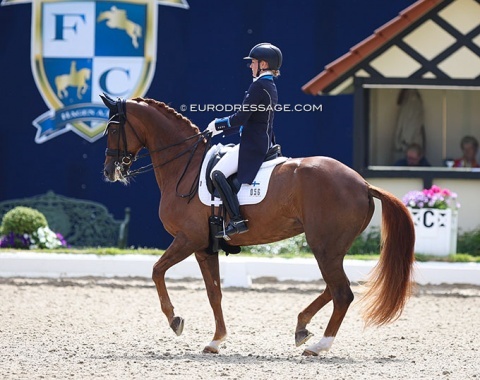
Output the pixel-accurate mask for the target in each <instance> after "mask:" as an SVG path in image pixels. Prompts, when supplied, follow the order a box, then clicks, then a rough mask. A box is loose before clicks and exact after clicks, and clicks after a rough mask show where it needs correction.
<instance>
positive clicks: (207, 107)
mask: <svg viewBox="0 0 480 380" xmlns="http://www.w3.org/2000/svg"><path fill="white" fill-rule="evenodd" d="M180 110H181V111H182V112H185V111H190V112H238V111H244V112H257V111H259V112H265V111H275V112H282V111H283V112H322V104H275V105H266V104H190V105H186V104H182V105H181V106H180Z"/></svg>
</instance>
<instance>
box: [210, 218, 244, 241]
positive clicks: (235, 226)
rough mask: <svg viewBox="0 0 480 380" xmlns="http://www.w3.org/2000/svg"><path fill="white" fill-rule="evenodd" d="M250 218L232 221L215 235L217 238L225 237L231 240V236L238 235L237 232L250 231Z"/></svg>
mask: <svg viewBox="0 0 480 380" xmlns="http://www.w3.org/2000/svg"><path fill="white" fill-rule="evenodd" d="M247 222H248V220H244V219H242V220H238V221H232V220H231V221H230V222H229V223H228V225H227V227H226V228H224V229H223V231H219V232H218V233H217V234H216V235H215V237H216V238H217V239H221V238H223V239H225V240H227V241H228V240H230V236H232V235H236V234H243V233H245V232H247V231H248V226H247V224H246V223H247Z"/></svg>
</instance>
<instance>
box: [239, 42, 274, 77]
mask: <svg viewBox="0 0 480 380" xmlns="http://www.w3.org/2000/svg"><path fill="white" fill-rule="evenodd" d="M243 59H256V60H258V61H265V62H267V63H268V70H279V69H280V66H282V60H283V56H282V52H281V51H280V49H279V48H278V47H276V46H275V45H272V44H270V43H268V42H263V43H261V44H258V45H255V46H254V47H253V48H252V50H250V54H249V55H248V57H244V58H243ZM259 71H260V70H259ZM257 76H258V73H257Z"/></svg>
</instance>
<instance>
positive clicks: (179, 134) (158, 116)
mask: <svg viewBox="0 0 480 380" xmlns="http://www.w3.org/2000/svg"><path fill="white" fill-rule="evenodd" d="M102 100H103V101H104V103H105V104H106V105H107V107H108V108H109V109H110V120H109V122H108V124H107V128H106V133H107V136H108V137H107V151H106V159H105V164H104V175H105V177H106V179H107V180H108V181H112V182H115V181H120V182H123V183H127V182H128V179H129V176H131V174H132V173H134V171H130V166H131V164H132V163H133V161H134V160H135V159H136V158H137V155H138V153H139V152H140V150H141V149H142V148H146V149H147V150H148V152H149V155H150V157H151V162H152V163H151V168H152V169H153V170H154V173H155V177H156V180H157V183H158V187H159V188H160V191H161V199H160V207H159V216H160V219H161V221H162V222H163V225H164V226H165V229H166V230H167V231H168V232H169V233H170V234H171V235H172V236H173V237H174V239H173V242H172V243H171V245H170V246H169V247H168V248H167V250H166V251H165V253H164V254H163V255H162V256H161V258H160V259H159V260H158V261H157V262H156V263H155V265H154V267H153V274H152V277H153V281H154V282H155V285H156V289H157V292H158V297H159V299H160V305H161V308H162V311H163V313H164V314H165V316H166V317H167V319H168V322H169V324H170V327H171V328H172V330H173V331H174V332H175V333H176V334H177V335H180V334H181V333H182V331H183V325H184V320H183V318H181V317H179V316H177V315H176V314H175V312H174V307H173V305H172V303H171V301H170V297H169V295H168V292H167V288H166V284H165V272H166V271H167V270H168V269H169V268H170V267H172V266H173V265H175V264H177V263H179V262H181V261H182V260H184V259H185V258H187V257H188V256H190V255H191V254H192V253H195V257H196V259H197V261H198V264H199V266H200V270H201V272H202V276H203V279H204V281H205V286H206V290H207V294H208V299H209V301H210V305H211V307H212V309H213V314H214V318H215V333H214V335H213V339H212V341H211V342H210V343H209V344H207V345H206V347H205V348H204V352H205V353H218V352H219V345H220V344H221V342H223V341H224V340H225V338H226V336H227V330H226V327H225V321H224V318H223V312H222V306H221V300H222V292H221V287H220V284H221V282H220V273H219V262H218V254H208V253H207V248H208V246H209V223H208V218H209V216H210V214H211V208H210V207H208V206H205V205H204V204H202V203H201V202H200V200H199V198H198V193H197V192H196V183H198V174H199V168H200V166H201V164H202V160H203V157H204V153H205V150H206V149H207V148H208V146H209V144H208V140H209V139H208V138H206V137H209V136H207V135H206V134H205V133H200V131H199V129H198V128H197V127H196V126H195V125H193V124H192V122H191V121H190V120H188V119H187V118H185V117H183V116H182V115H181V114H179V113H177V112H176V111H175V110H174V109H172V108H170V107H168V106H167V105H165V104H164V103H161V102H158V101H155V100H152V99H142V98H136V99H131V100H122V99H118V100H116V101H115V100H113V99H110V98H108V97H106V96H102ZM373 198H378V199H380V201H381V203H382V244H381V253H380V259H379V261H378V263H377V265H376V267H375V268H374V270H373V271H372V273H371V274H370V277H369V279H368V281H367V291H366V293H365V294H364V296H363V299H362V302H363V304H364V308H363V317H364V320H365V323H366V324H367V325H383V324H386V323H388V322H391V321H393V320H395V319H396V318H398V317H399V316H400V314H401V313H402V311H403V308H404V306H405V303H406V301H407V299H408V297H409V295H410V290H411V285H412V281H411V280H412V279H411V276H412V266H413V262H414V250H413V249H414V241H415V233H414V228H413V223H412V220H411V217H410V214H409V213H408V210H407V209H406V208H405V206H404V205H403V204H402V202H401V201H400V200H398V199H397V198H396V197H394V196H393V195H392V194H390V193H388V192H387V191H385V190H382V189H380V188H378V187H374V186H372V185H370V184H369V183H367V182H366V181H365V180H364V179H363V178H362V177H361V176H360V175H359V174H358V173H357V172H355V171H354V170H352V169H350V168H349V167H347V166H346V165H344V164H342V163H340V162H338V161H336V160H334V159H332V158H328V157H306V158H290V159H288V160H287V161H286V162H284V163H282V164H280V165H278V166H277V167H276V168H275V169H274V171H273V173H272V178H271V181H270V184H269V188H268V193H267V195H266V198H265V199H264V200H263V201H262V202H260V203H258V204H255V205H247V206H242V207H241V210H242V215H243V216H244V217H245V218H246V219H248V221H249V222H248V226H249V231H248V232H247V233H244V234H241V235H234V236H232V239H231V241H229V244H232V245H236V246H245V245H256V244H265V243H271V242H275V241H278V240H282V239H286V238H289V237H292V236H295V235H298V234H300V233H302V232H305V237H306V240H307V243H308V244H309V246H310V248H311V250H312V252H313V255H314V256H315V259H316V260H317V263H318V266H319V268H320V271H321V274H322V277H323V279H324V281H325V284H326V285H325V289H324V291H323V292H322V293H321V294H320V295H319V296H318V297H317V298H316V299H315V300H313V302H312V303H311V304H310V305H309V306H307V307H306V308H305V309H304V310H303V311H301V312H300V313H299V314H298V319H297V326H296V329H295V343H296V345H297V346H300V345H302V344H303V343H305V342H306V341H307V340H308V339H309V338H310V337H311V336H312V335H313V334H311V333H310V332H309V331H308V330H307V328H306V327H307V324H308V323H309V322H310V321H311V319H312V318H313V316H314V315H315V314H316V313H317V312H318V311H319V310H320V309H321V308H322V307H323V306H325V305H326V304H327V303H328V302H330V301H333V312H332V315H331V317H330V321H329V323H328V325H327V327H326V329H325V331H324V335H323V337H322V338H321V339H320V341H318V342H317V343H315V344H312V345H310V346H308V347H306V349H305V350H304V352H303V354H304V355H318V354H319V353H320V352H321V351H328V350H329V349H330V347H331V345H332V343H333V340H334V338H335V336H336V334H337V332H338V329H339V328H340V325H341V323H342V321H343V319H344V317H345V314H346V312H347V309H348V307H349V305H350V303H351V302H352V301H353V293H352V291H351V289H350V282H349V280H348V278H347V276H346V274H345V271H344V269H343V259H344V256H345V254H346V253H347V251H348V249H349V248H350V246H351V244H352V242H353V241H354V239H355V238H356V237H357V236H358V235H359V234H360V233H361V232H362V231H363V230H364V229H365V228H366V227H367V225H368V224H369V222H370V220H371V218H372V214H373V212H374V207H375V206H374V201H373Z"/></svg>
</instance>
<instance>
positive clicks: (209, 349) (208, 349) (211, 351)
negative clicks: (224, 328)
mask: <svg viewBox="0 0 480 380" xmlns="http://www.w3.org/2000/svg"><path fill="white" fill-rule="evenodd" d="M203 353H204V354H218V349H217V348H214V347H210V346H205V348H204V349H203Z"/></svg>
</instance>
